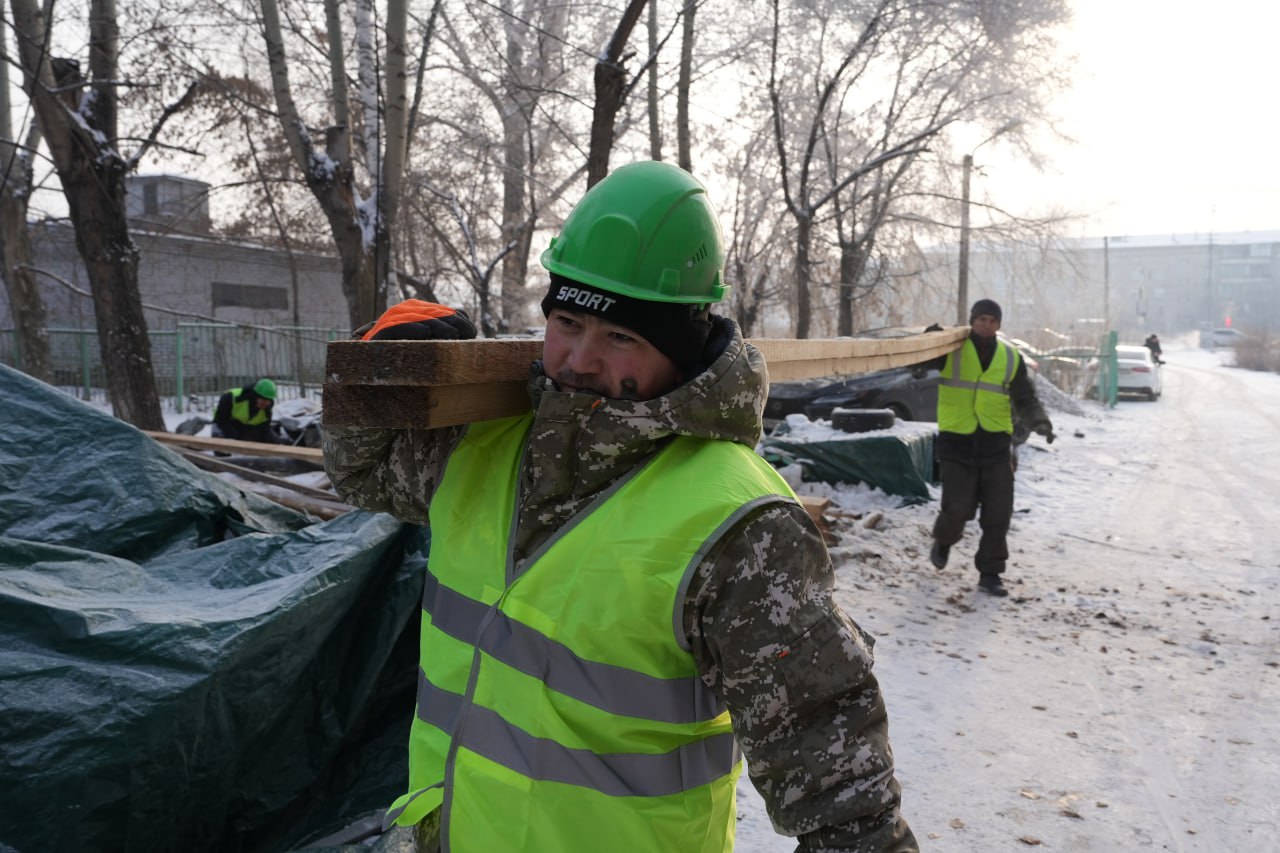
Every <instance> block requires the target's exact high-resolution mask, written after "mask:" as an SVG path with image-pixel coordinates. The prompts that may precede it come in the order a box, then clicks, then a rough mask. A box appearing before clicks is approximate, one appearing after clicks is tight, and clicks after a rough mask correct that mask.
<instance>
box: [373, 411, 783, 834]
mask: <svg viewBox="0 0 1280 853" xmlns="http://www.w3.org/2000/svg"><path fill="white" fill-rule="evenodd" d="M531 422H532V414H526V415H522V416H520V417H516V418H506V419H502V420H496V421H487V422H480V423H475V424H472V425H471V426H470V427H469V428H468V431H467V434H466V436H465V437H464V438H463V440H462V441H461V443H460V444H459V446H458V447H457V448H456V449H455V450H454V451H453V454H452V456H450V458H449V464H448V467H447V469H446V471H445V475H444V478H443V480H442V481H441V483H440V487H439V489H438V490H437V491H436V494H435V496H434V497H433V499H432V501H431V509H430V521H431V531H432V540H431V557H430V561H429V565H428V574H427V580H426V590H425V593H424V595H423V615H422V629H421V630H422V633H421V648H420V661H421V670H420V672H419V686H418V703H417V711H416V713H415V715H414V720H413V725H412V729H411V731H410V737H409V792H408V793H407V794H405V795H404V796H402V797H400V798H399V799H398V800H396V802H395V803H394V804H392V806H391V808H390V810H389V811H388V814H387V820H388V822H389V823H398V824H402V825H410V824H413V823H416V822H417V821H419V820H421V819H422V818H423V817H425V816H426V815H428V814H429V813H430V812H431V811H432V810H434V809H436V808H437V807H440V808H442V813H441V818H442V819H441V840H442V844H443V849H444V850H445V851H459V853H461V851H481V853H495V851H499V852H500V851H515V850H520V851H553V852H554V853H573V852H574V851H595V850H601V849H615V850H626V851H628V853H631V852H632V851H653V853H670V851H673V850H680V851H706V853H710V852H711V851H715V853H722V852H723V851H728V850H731V849H732V848H733V838H734V827H735V822H736V806H735V788H736V784H737V779H738V775H739V773H740V772H741V760H740V754H739V751H738V748H737V744H736V742H735V741H734V737H733V730H732V728H731V725H730V720H729V714H728V711H727V710H726V709H725V707H724V704H723V702H722V701H721V700H720V699H719V698H718V697H717V696H716V695H715V694H714V693H713V692H712V691H711V690H710V689H709V688H708V687H707V686H706V685H705V684H704V683H703V682H702V680H701V679H700V678H699V677H698V672H697V667H696V664H695V662H694V659H693V656H692V654H691V652H690V649H689V648H688V646H687V641H686V639H685V635H684V630H683V625H682V612H683V608H684V596H685V592H686V589H687V587H688V584H689V581H690V578H691V576H692V573H693V570H694V568H695V567H696V566H697V564H698V562H699V561H700V560H701V559H702V557H703V555H704V554H705V552H706V548H707V547H709V545H710V543H712V542H714V541H715V539H716V537H717V535H719V534H720V533H722V532H723V531H725V530H727V529H728V527H729V526H730V525H732V524H733V523H735V522H736V521H737V520H739V519H740V518H741V517H743V515H744V514H746V513H747V512H749V511H751V510H752V509H754V508H755V507H758V506H760V505H762V504H766V503H773V502H780V501H791V500H795V496H794V493H793V492H792V491H791V489H790V488H789V487H788V486H787V484H786V482H785V481H784V480H782V478H781V477H780V476H778V474H777V472H776V471H774V470H773V469H772V468H771V467H770V466H769V465H768V463H766V462H765V461H764V460H763V459H761V458H760V457H759V456H757V455H756V454H755V453H753V452H752V451H751V450H750V449H749V448H746V447H743V446H742V445H739V444H733V443H730V442H726V441H709V440H703V439H695V438H689V437H678V438H676V439H674V440H673V441H672V442H671V443H670V444H669V445H668V446H667V447H666V448H665V449H663V450H662V451H661V452H660V453H658V454H657V455H656V456H655V457H654V458H653V459H651V460H650V461H649V462H648V463H647V464H646V465H644V466H641V467H640V468H639V469H638V470H636V471H634V472H632V473H631V474H629V475H627V476H624V477H623V478H622V479H621V480H620V481H619V482H618V483H615V484H614V485H613V486H612V487H610V489H608V490H607V491H606V493H605V494H603V495H602V496H601V497H599V498H597V499H596V501H594V502H593V503H592V504H591V506H590V507H588V508H587V510H586V511H584V512H583V513H580V514H579V515H578V516H577V517H575V518H574V520H573V521H571V522H570V523H569V524H567V525H566V526H565V528H563V529H562V530H560V531H558V532H557V533H556V535H555V536H554V537H553V538H552V539H551V540H550V541H548V542H547V543H546V544H544V545H543V546H542V547H541V548H539V549H538V550H537V551H536V552H535V553H533V554H531V555H530V556H529V564H528V565H527V567H526V568H525V569H524V570H523V571H521V573H520V574H519V576H513V575H514V569H513V563H512V560H511V557H510V541H509V540H510V537H511V535H512V533H513V531H514V529H515V524H516V511H515V505H516V494H517V490H518V483H519V471H520V462H521V458H522V456H523V450H524V445H525V438H526V436H527V434H528V431H529V425H530V423H531Z"/></svg>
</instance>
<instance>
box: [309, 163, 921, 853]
mask: <svg viewBox="0 0 1280 853" xmlns="http://www.w3.org/2000/svg"><path fill="white" fill-rule="evenodd" d="M723 263H724V261H723V243H722V238H721V233H720V227H719V223H718V221H717V219H716V215H715V211H714V210H713V209H712V207H711V205H710V203H709V202H708V200H707V193H706V190H705V188H704V187H703V186H702V185H701V184H700V183H699V182H698V181H696V180H695V179H694V178H693V177H692V176H690V175H689V174H688V173H686V172H684V171H682V170H680V169H678V168H677V167H675V166H673V165H670V164H666V163H660V162H642V163H635V164H630V165H627V166H623V167H621V168H619V169H617V170H616V171H614V172H613V173H612V174H611V175H609V176H608V177H606V178H605V179H604V180H603V181H601V182H599V183H597V184H596V185H595V186H594V187H593V188H592V189H591V190H589V191H588V192H587V194H586V195H585V196H584V197H583V198H582V200H581V201H580V202H579V204H578V205H577V206H576V207H575V208H574V210H573V212H572V213H571V214H570V216H569V218H568V219H567V220H565V222H564V225H563V227H562V230H561V232H560V234H559V235H558V236H557V237H556V238H555V239H554V240H552V242H551V246H550V248H548V249H547V250H546V252H544V253H543V255H542V264H543V266H544V267H545V268H546V269H547V270H548V271H549V273H550V279H551V281H550V287H549V289H548V290H547V293H546V296H545V298H544V299H543V300H542V310H543V312H544V314H545V315H546V318H547V328H546V339H545V345H544V352H543V358H542V359H541V360H540V361H538V362H535V363H534V365H533V370H532V371H531V378H530V381H529V386H528V387H529V394H530V400H531V403H532V411H530V412H528V413H526V414H524V415H519V416H516V417H509V418H504V419H500V420H492V421H481V422H476V423H472V424H469V425H464V426H456V427H444V428H439V429H434V430H422V429H384V428H358V427H340V426H336V425H330V426H326V429H325V431H324V452H325V465H326V469H327V470H328V472H329V476H330V478H331V479H332V481H333V483H334V485H335V486H336V487H337V490H338V492H339V494H341V495H342V497H343V498H344V499H345V500H347V501H350V502H352V503H354V504H356V505H358V506H361V507H364V508H366V509H370V510H380V511H386V512H391V513H393V514H394V515H396V516H397V517H399V518H401V519H404V520H406V521H410V522H416V523H421V524H429V525H430V528H431V556H430V562H429V566H428V573H427V579H426V590H425V594H424V596H423V610H422V627H421V650H420V666H421V668H420V673H419V676H420V679H419V687H418V694H417V695H418V701H417V707H416V713H415V715H414V720H413V724H412V728H411V732H410V736H409V761H408V764H409V767H408V775H409V778H408V785H407V788H406V790H405V793H404V795H403V796H401V797H400V798H399V799H397V800H396V801H395V802H394V803H393V804H392V806H391V808H390V810H389V812H388V814H387V822H388V824H390V823H395V824H399V825H402V826H405V827H414V828H415V833H416V838H417V845H418V849H419V850H420V851H428V850H431V851H434V850H445V851H455V853H467V851H479V853H504V852H505V851H546V853H566V851H569V852H570V853H571V851H594V850H625V851H628V853H637V851H640V853H644V851H649V852H650V853H673V851H697V853H710V851H715V853H723V851H728V850H731V849H732V847H733V838H734V827H735V822H736V808H735V788H736V782H737V779H738V776H739V774H740V772H741V769H742V760H741V752H745V753H746V757H747V767H748V768H749V773H750V775H751V778H752V781H753V782H754V783H755V785H756V787H757V789H758V790H759V791H760V793H761V795H762V796H763V798H764V800H765V802H766V805H767V807H768V811H769V814H770V817H771V818H772V820H773V822H774V825H775V826H776V827H777V828H778V830H779V831H780V832H782V833H784V834H787V835H792V836H799V838H800V843H801V846H802V849H804V850H812V851H836V850H844V851H847V850H859V851H915V850H918V845H917V843H916V841H915V838H914V836H913V835H912V832H911V830H910V828H909V827H908V825H907V823H906V821H905V820H904V819H903V817H902V816H901V814H900V809H899V804H900V790H899V785H898V782H897V781H896V779H895V777H894V768H893V757H892V752H891V750H890V747H889V738H888V728H887V719H886V713H885V707H884V701H883V698H882V696H881V693H880V689H879V686H878V684H877V682H876V679H875V676H874V675H873V674H872V653H871V645H872V639H871V638H870V636H869V635H867V634H866V633H864V632H863V631H862V630H861V629H860V628H859V627H858V626H857V625H856V624H855V623H854V622H853V621H852V620H851V619H849V617H848V616H846V615H845V614H844V613H843V612H842V611H841V609H840V608H839V607H838V606H837V605H836V604H835V602H834V601H833V600H832V587H833V571H832V566H831V561H830V556H829V554H828V553H827V549H826V546H825V545H824V544H823V541H822V538H821V535H820V534H819V532H818V530H817V528H816V527H815V526H814V524H813V522H812V520H811V519H810V518H809V516H808V514H807V513H806V512H805V510H804V509H803V508H802V507H801V506H800V504H799V503H798V502H797V500H796V498H795V495H794V494H793V493H792V491H791V489H790V488H789V487H788V486H787V484H786V482H785V481H783V480H782V478H781V477H779V476H778V474H777V472H775V471H774V470H773V468H771V467H770V466H769V465H768V464H767V463H765V462H764V460H762V459H761V458H760V457H759V456H758V455H757V454H756V453H755V452H754V447H755V446H756V444H757V442H758V441H759V439H760V435H761V428H762V427H761V417H762V412H763V407H764V402H765V397H766V393H767V388H768V380H767V375H766V373H765V366H764V362H763V359H762V358H761V356H760V353H759V352H758V351H757V350H756V349H755V348H753V347H752V346H750V345H749V344H748V343H747V342H746V341H745V340H744V339H743V337H742V334H741V332H740V331H739V330H738V328H737V327H736V326H735V325H734V324H733V322H732V321H730V320H729V319H727V318H724V317H721V316H718V315H715V314H713V313H711V306H712V304H714V303H716V302H719V301H720V300H722V299H723V298H724V295H725V292H726V290H727V287H726V286H725V285H724V283H723V282H722V280H721V275H722V269H723ZM474 334H475V331H474V327H470V323H469V321H468V319H467V318H466V317H465V315H463V314H462V313H461V312H458V311H456V310H454V309H452V308H447V307H444V306H440V305H437V304H434V303H428V302H421V301H416V300H409V301H407V302H404V303H401V304H400V305H397V306H395V307H393V308H392V309H390V310H389V311H388V312H387V313H386V314H385V315H384V316H383V317H382V318H380V319H379V320H378V322H377V323H375V324H374V325H372V326H371V327H370V328H368V329H365V330H362V331H361V332H360V333H359V336H360V337H362V338H364V339H366V340H380V339H388V338H418V339H421V338H432V337H444V338H460V337H464V338H465V337H473V336H474ZM740 749H741V752H740Z"/></svg>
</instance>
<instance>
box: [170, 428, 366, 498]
mask: <svg viewBox="0 0 1280 853" xmlns="http://www.w3.org/2000/svg"><path fill="white" fill-rule="evenodd" d="M147 435H149V436H151V437H152V438H154V439H155V440H156V441H159V442H160V443H161V444H164V445H166V446H168V447H169V449H171V450H173V451H175V452H176V453H178V454H179V455H180V456H182V457H183V458H184V459H186V460H187V461H189V462H191V464H193V465H195V466H196V467H197V468H200V469H202V470H205V471H212V472H214V473H215V474H231V475H233V476H235V477H236V478H238V479H240V480H243V481H244V484H245V488H248V489H250V490H251V491H253V492H255V493H256V494H259V495H262V496H263V497H265V498H268V499H269V500H273V501H275V502H276V503H278V504H280V505H282V506H287V507H289V508H290V509H296V510H298V511H299V512H305V513H308V514H310V515H313V516H315V517H316V518H320V519H330V518H336V517H337V516H339V515H342V514H343V513H346V512H350V511H351V510H352V509H353V507H351V506H349V505H348V504H345V503H342V501H340V500H338V496H337V494H335V493H334V492H333V491H332V490H330V489H319V488H315V487H314V486H307V485H303V484H301V483H295V482H293V481H292V480H288V479H286V478H284V477H277V476H275V475H273V474H265V473H263V472H261V471H257V470H254V469H253V468H248V467H246V466H244V465H237V464H235V463H234V462H229V461H227V459H225V458H220V457H217V456H210V455H208V452H209V451H214V452H216V453H223V454H227V455H240V456H275V457H283V458H285V459H298V460H302V461H305V462H311V463H314V464H316V465H322V464H323V463H324V457H323V454H322V453H321V451H320V449H319V448H315V447H294V446H293V445H290V444H263V443H259V442H256V441H236V440H234V439H230V438H207V437H204V436H198V435H176V434H173V433H167V432H152V431H148V432H147Z"/></svg>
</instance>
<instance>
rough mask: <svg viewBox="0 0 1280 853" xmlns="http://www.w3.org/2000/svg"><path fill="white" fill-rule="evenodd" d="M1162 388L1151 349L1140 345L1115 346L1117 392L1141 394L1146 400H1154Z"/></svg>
mask: <svg viewBox="0 0 1280 853" xmlns="http://www.w3.org/2000/svg"><path fill="white" fill-rule="evenodd" d="M1162 390H1163V387H1162V382H1161V377H1160V365H1158V364H1156V361H1155V359H1154V358H1152V357H1151V350H1149V349H1147V348H1146V347H1141V346H1125V345H1121V346H1117V347H1116V391H1117V392H1118V393H1120V394H1142V395H1144V396H1145V397H1146V398H1147V399H1148V400H1155V399H1157V398H1159V396H1160V393H1161V391H1162Z"/></svg>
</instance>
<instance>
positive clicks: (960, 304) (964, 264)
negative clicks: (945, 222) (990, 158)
mask: <svg viewBox="0 0 1280 853" xmlns="http://www.w3.org/2000/svg"><path fill="white" fill-rule="evenodd" d="M972 171H973V155H972V154H966V155H964V182H963V183H962V184H961V187H962V189H961V192H960V291H959V294H958V295H957V297H956V325H957V326H963V325H965V324H966V323H968V322H969V173H970V172H972Z"/></svg>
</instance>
